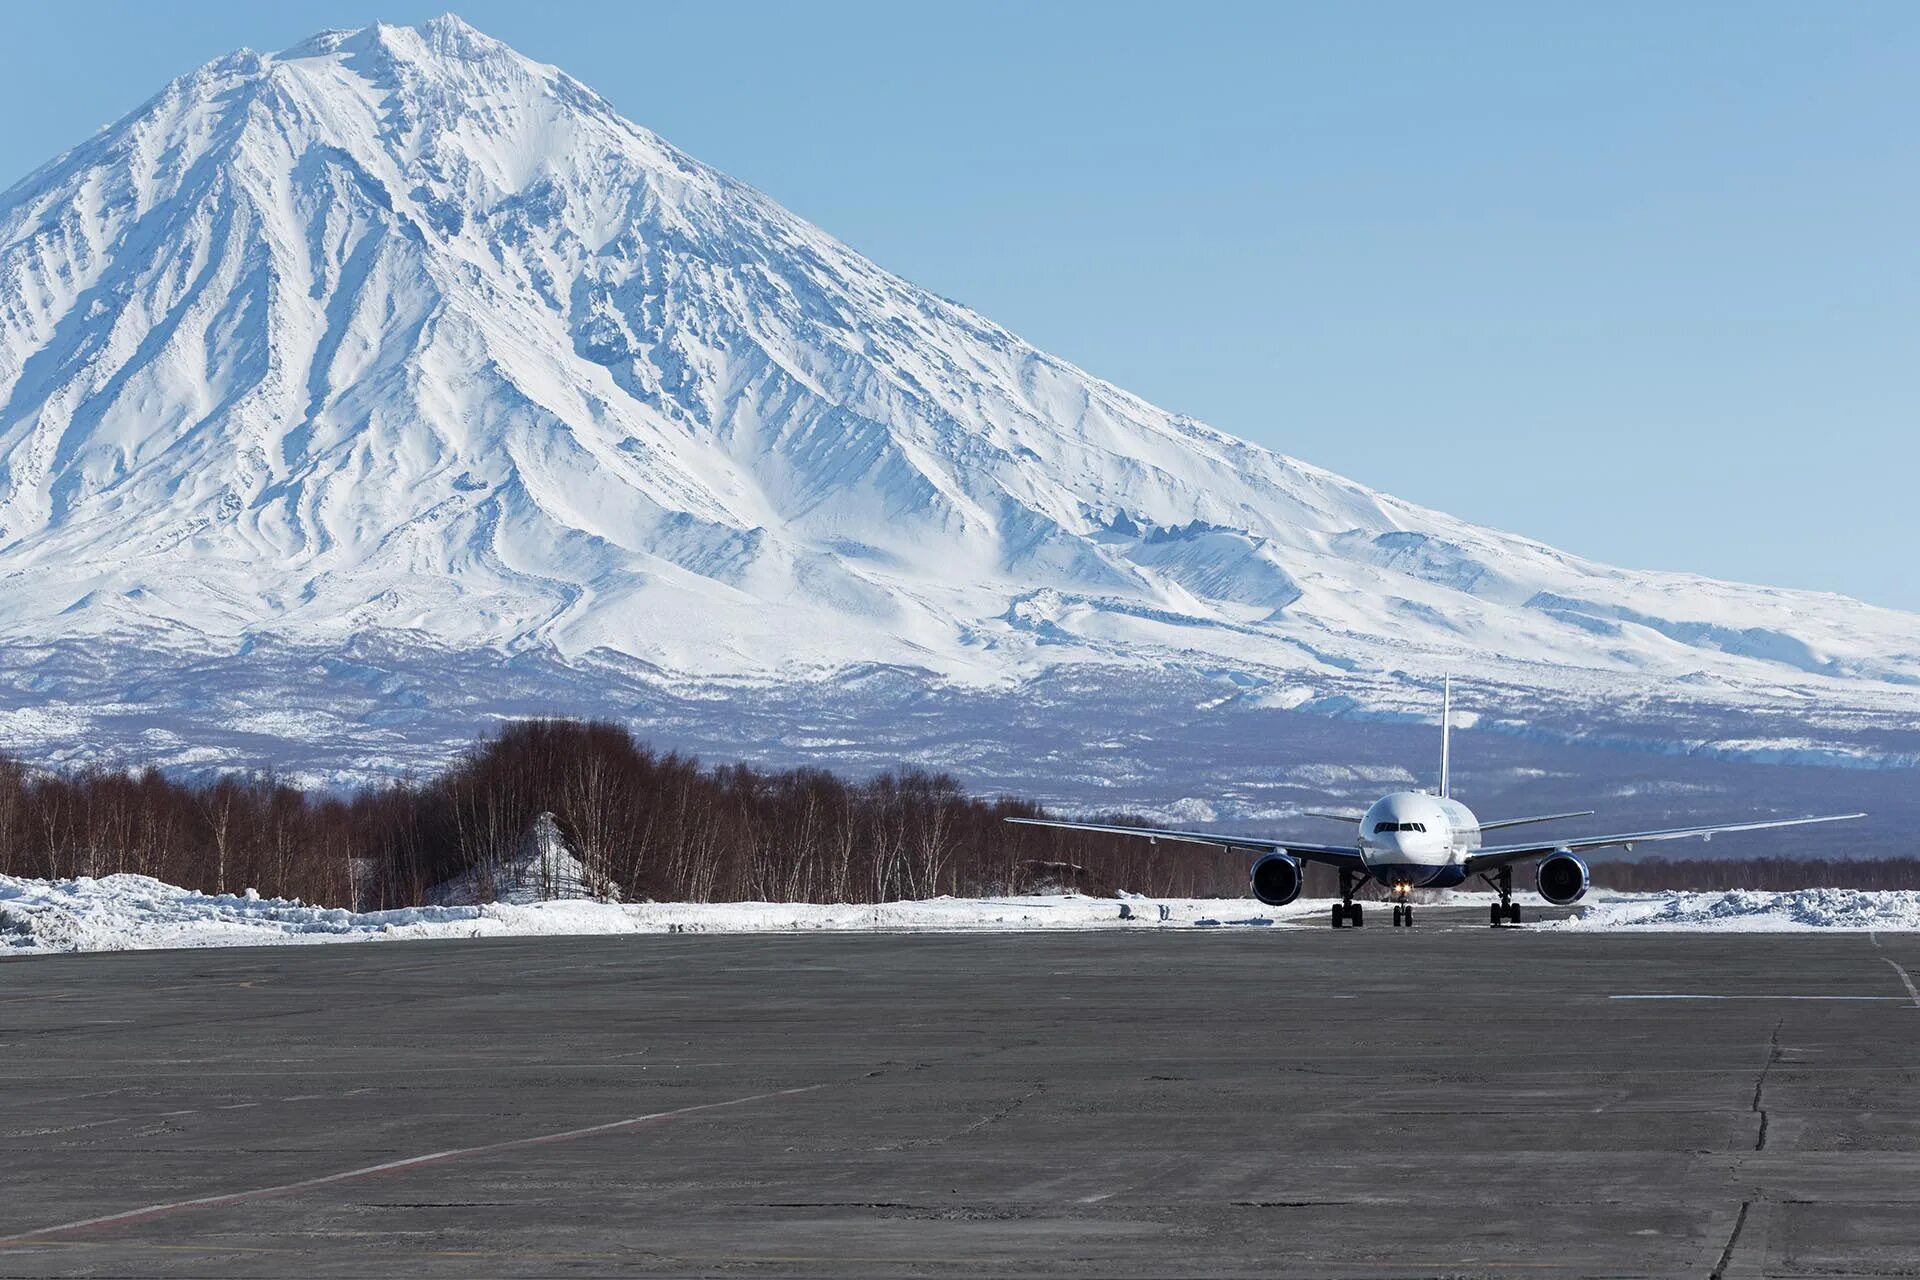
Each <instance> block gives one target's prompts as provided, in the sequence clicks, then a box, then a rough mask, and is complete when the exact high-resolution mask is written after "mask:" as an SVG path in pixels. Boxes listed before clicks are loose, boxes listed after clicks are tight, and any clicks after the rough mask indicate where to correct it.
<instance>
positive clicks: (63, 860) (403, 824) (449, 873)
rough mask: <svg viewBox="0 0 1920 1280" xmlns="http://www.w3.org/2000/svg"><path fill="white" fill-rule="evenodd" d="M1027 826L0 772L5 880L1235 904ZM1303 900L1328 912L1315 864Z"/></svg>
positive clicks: (697, 772)
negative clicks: (572, 874) (541, 847)
mask: <svg viewBox="0 0 1920 1280" xmlns="http://www.w3.org/2000/svg"><path fill="white" fill-rule="evenodd" d="M1040 813H1041V810H1040V809H1039V807H1038V806H1036V805H1034V804H1031V803H1028V802H1025V801H1021V800H1013V799H983V798H980V797H975V796H969V795H967V794H966V793H965V792H964V791H962V790H961V788H960V787H959V785H958V784H957V783H955V782H954V780H953V779H952V778H950V777H947V776H945V775H944V774H933V773H925V772H920V771H917V770H902V771H896V772H892V773H884V774H880V775H878V776H876V777H873V778H871V779H867V780H865V781H857V782H856V781H849V780H847V779H843V778H841V777H838V776H836V775H835V774H832V773H829V772H826V771H824V770H820V769H790V770H782V771H771V770H763V769H756V768H753V767H751V766H748V765H720V766H705V765H702V764H701V763H700V762H699V761H698V760H696V759H694V758H692V757H689V756H684V755H680V754H677V753H674V752H656V751H654V750H652V749H651V748H649V747H648V746H646V745H645V744H643V743H641V742H638V741H636V740H635V739H634V738H633V736H632V735H631V734H630V733H628V732H627V731H626V730H625V729H624V728H621V727H620V726H618V725H612V724H604V723H583V722H577V721H564V720H530V721H523V722H520V723H517V724H514V725H511V726H509V727H508V728H506V729H505V730H503V731H502V732H501V733H500V734H499V735H498V736H497V737H494V738H490V739H488V740H486V741H484V742H481V743H479V744H477V745H476V746H475V747H473V748H472V749H471V750H469V751H468V752H467V753H466V754H465V755H464V756H463V757H462V758H461V759H460V760H459V761H458V762H456V763H455V764H454V765H452V766H451V767H450V768H448V769H447V770H445V771H444V772H442V773H441V774H439V775H437V776H435V777H433V778H431V779H429V780H426V781H415V782H402V783H396V784H393V785H389V786H383V787H377V788H370V789H366V790H362V791H358V792H354V793H351V794H345V795H342V794H337V793H331V792H315V791H308V790H304V789H302V788H300V787H296V786H293V785H290V784H289V783H287V782H285V781H284V780H281V779H277V778H274V777H272V776H271V775H267V776H224V777H220V778H217V779H215V780H212V781H208V782H187V781H182V780H178V779H173V778H169V777H167V776H165V775H163V774H161V773H159V772H158V771H156V770H152V769H148V770H144V771H138V772H128V771H112V770H102V769H82V770H55V771H47V770H35V769H30V768H27V767H25V766H23V765H22V764H20V763H19V762H17V761H13V760H10V759H7V758H5V757H0V873H4V874H8V875H16V876H35V877H44V878H50V879H59V878H67V877H73V876H102V875H111V874H115V873H119V872H132V873H136V874H140V875H149V876H153V877H155V878H157V879H160V880H164V881H167V882H169V883H172V884H177V885H182V886H185V887H188V888H195V889H201V890H204V891H207V892H221V893H232V892H239V891H240V890H242V889H246V888H253V889H257V890H259V891H260V892H261V893H263V894H267V895H269V896H273V897H288V898H300V899H302V900H305V901H308V902H319V903H328V904H335V905H342V906H352V907H355V908H358V909H363V910H365V909H373V908H387V907H400V906H413V905H418V904H420V903H422V902H424V901H426V900H427V898H428V896H429V893H430V891H431V890H432V889H433V887H434V886H436V885H439V884H442V883H444V882H446V881H449V880H452V879H453V878H455V877H456V876H460V875H462V874H463V873H473V872H476V871H477V872H478V873H479V874H478V879H479V883H480V884H481V885H482V886H483V887H484V886H485V885H486V884H487V883H488V882H489V880H488V874H489V872H490V871H491V870H492V869H496V868H504V867H506V866H507V865H508V863H509V862H510V861H511V860H513V859H514V858H515V857H516V855H518V854H519V853H520V852H521V851H522V850H523V848H524V847H525V845H526V842H527V840H528V833H529V832H530V831H532V830H533V829H534V827H535V824H536V822H538V820H539V819H540V817H541V815H542V814H552V815H553V819H554V823H555V825H556V826H557V827H558V830H559V833H560V836H561V838H562V839H563V840H564V842H565V844H566V845H567V847H568V849H569V850H570V851H571V852H572V853H573V855H574V856H575V857H576V858H577V859H578V860H579V862H580V864H581V869H582V878H583V880H584V881H585V883H586V884H587V886H588V887H589V888H590V889H592V890H595V891H598V892H603V893H605V892H612V891H614V890H615V888H616V887H617V891H618V892H619V893H620V895H621V896H623V897H625V898H627V899H629V900H634V899H642V898H653V899H659V900H671V901H724V900H770V901H819V902H878V901H886V900H890V899H896V898H924V897H932V896H936V895H939V894H956V895H967V894H982V893H1012V892H1034V891H1039V890H1042V889H1052V888H1066V889H1077V890H1080V891H1082V892H1086V893H1092V894H1111V893H1113V892H1115V891H1116V890H1121V889H1125V890H1131V891H1134V892H1138V893H1145V894H1152V895H1161V896H1169V897H1174V896H1178V897H1212V896H1237V895H1240V894H1242V893H1244V892H1245V889H1246V875H1247V859H1246V857H1245V856H1244V855H1239V854H1234V855H1226V854H1220V853H1214V852H1210V851H1208V850H1206V849H1204V848H1200V847H1196V846H1192V845H1173V844H1153V843H1149V842H1147V841H1143V840H1135V839H1125V838H1119V837H1108V836H1100V835H1097V834H1091V833H1082V832H1069V831H1054V830H1046V829H1041V828H1032V827H1017V826H1009V825H1007V824H1006V823H1005V822H1004V821H1003V819H1005V818H1007V817H1014V816H1037V815H1039V814H1040ZM1594 874H1595V879H1596V881H1597V882H1598V883H1600V884H1602V885H1606V886H1610V887H1614V888H1620V889H1631V890H1645V889H1666V888H1689V889H1713V888H1733V887H1746V888H1758V889H1791V888H1803V887H1808V886H1812V885H1838V886H1847V887H1856V888H1871V889H1920V861H1915V860H1908V859H1879V860H1873V861H1860V862H1855V861H1844V860H1842V861H1827V860H1819V859H1809V860H1800V859H1759V860H1748V861H1739V860H1733V861H1722V860H1711V861H1709V860H1700V861H1684V860H1682V861H1674V860H1668V859H1663V858H1647V859H1643V860H1641V861H1639V862H1617V861H1597V862H1596V863H1595V865H1594ZM1306 892H1307V893H1308V894H1309V895H1314V896H1321V895H1331V894H1333V893H1334V892H1335V879H1334V876H1333V874H1332V873H1331V872H1330V871H1329V870H1328V869H1326V868H1324V867H1318V866H1310V867H1309V868H1308V880H1307V886H1306Z"/></svg>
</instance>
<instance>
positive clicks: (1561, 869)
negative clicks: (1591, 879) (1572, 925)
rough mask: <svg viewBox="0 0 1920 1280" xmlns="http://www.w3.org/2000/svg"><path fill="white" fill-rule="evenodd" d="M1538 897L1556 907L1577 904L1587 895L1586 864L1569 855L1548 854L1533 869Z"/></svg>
mask: <svg viewBox="0 0 1920 1280" xmlns="http://www.w3.org/2000/svg"><path fill="white" fill-rule="evenodd" d="M1533 882H1534V884H1535V885H1536V886H1537V887H1538V888H1539V890H1540V896H1541V897H1543V898H1545V899H1546V900H1547V901H1548V902H1551V903H1552V904H1553V905H1554V906H1556V907H1564V906H1566V905H1567V904H1568V903H1570V902H1578V901H1580V899H1581V898H1583V897H1585V896H1586V893H1587V864H1586V863H1584V862H1582V861H1580V859H1578V858H1576V857H1574V856H1573V855H1572V854H1570V853H1564V852H1562V853H1555V854H1549V855H1548V856H1547V857H1544V858H1542V859H1540V865H1539V866H1538V867H1536V868H1535V869H1534V873H1533Z"/></svg>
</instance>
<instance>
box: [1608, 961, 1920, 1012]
mask: <svg viewBox="0 0 1920 1280" xmlns="http://www.w3.org/2000/svg"><path fill="white" fill-rule="evenodd" d="M1887 963H1888V964H1893V961H1891V960H1889V961H1887ZM1894 967H1895V968H1898V967H1899V966H1898V965H1895V966H1894ZM1907 990H1909V991H1912V990H1913V984H1912V983H1908V984H1907ZM1899 998H1900V997H1899V996H1716V995H1691V994H1685V993H1676V994H1662V995H1635V996H1608V997H1607V999H1609V1000H1898V999H1899ZM1914 1001H1915V1003H1916V1004H1920V995H1916V996H1915V997H1914Z"/></svg>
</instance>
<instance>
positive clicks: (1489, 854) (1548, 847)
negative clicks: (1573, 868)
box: [1467, 813, 1867, 875]
mask: <svg viewBox="0 0 1920 1280" xmlns="http://www.w3.org/2000/svg"><path fill="white" fill-rule="evenodd" d="M1866 816H1867V815H1866V814H1864V813H1829V814H1825V815H1822V816H1821V817H1817V818H1771V819H1767V820H1765V821H1762V822H1723V823H1718V824H1715V825H1712V826H1705V827H1668V828H1667V829H1665V830H1663V831H1633V832H1627V833H1625V834H1622V835H1611V836H1582V837H1581V838H1579V839H1577V840H1555V841H1552V842H1551V843H1546V844H1509V845H1496V846H1494V847H1491V848H1481V849H1478V850H1476V851H1475V852H1473V853H1471V854H1469V855H1467V874H1468V875H1477V874H1479V873H1480V872H1483V871H1491V870H1493V869H1494V868H1495V867H1502V866H1505V865H1506V864H1507V863H1509V862H1522V861H1524V860H1526V859H1528V858H1544V857H1546V856H1547V855H1548V854H1551V853H1559V852H1561V851H1563V850H1564V851H1565V852H1567V853H1585V852H1586V851H1588V850H1590V849H1605V848H1608V847H1611V846H1616V845H1624V846H1626V847H1627V848H1632V847H1633V846H1634V845H1636V844H1642V843H1652V842H1653V841H1655V840H1690V839H1694V838H1696V837H1697V838H1699V839H1702V840H1711V839H1713V838H1714V837H1715V836H1717V835H1722V834H1724V833H1726V832H1729V831H1767V830H1771V829H1772V828H1774V827H1804V826H1807V825H1809V824H1811V823H1815V822H1846V821H1848V820H1850V819H1853V818H1864V817H1866Z"/></svg>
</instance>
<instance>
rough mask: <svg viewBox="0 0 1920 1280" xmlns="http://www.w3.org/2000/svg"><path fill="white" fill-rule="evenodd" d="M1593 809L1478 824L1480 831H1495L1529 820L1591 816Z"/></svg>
mask: <svg viewBox="0 0 1920 1280" xmlns="http://www.w3.org/2000/svg"><path fill="white" fill-rule="evenodd" d="M1592 816H1593V810H1591V809H1582V810H1581V811H1580V812H1578V813H1543V814H1541V815H1540V816H1539V817H1537V818H1499V819H1496V820H1495V821H1493V822H1483V823H1481V824H1480V829H1481V830H1482V831H1497V830H1499V829H1500V828H1501V827H1524V826H1526V825H1527V824H1528V823H1530V822H1559V821H1561V820H1562V819H1565V818H1591V817H1592Z"/></svg>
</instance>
